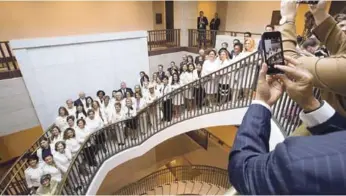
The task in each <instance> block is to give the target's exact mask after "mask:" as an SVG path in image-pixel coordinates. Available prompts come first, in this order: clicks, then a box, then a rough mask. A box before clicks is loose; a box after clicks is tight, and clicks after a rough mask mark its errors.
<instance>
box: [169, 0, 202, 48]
mask: <svg viewBox="0 0 346 196" xmlns="http://www.w3.org/2000/svg"><path fill="white" fill-rule="evenodd" d="M197 17H198V2H197V1H174V28H175V29H181V31H180V45H181V46H187V45H188V29H196V28H197Z"/></svg>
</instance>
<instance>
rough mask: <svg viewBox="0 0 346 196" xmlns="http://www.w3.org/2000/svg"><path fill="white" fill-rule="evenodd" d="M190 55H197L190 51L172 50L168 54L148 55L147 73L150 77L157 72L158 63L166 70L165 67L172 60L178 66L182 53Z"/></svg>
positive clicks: (167, 66)
mask: <svg viewBox="0 0 346 196" xmlns="http://www.w3.org/2000/svg"><path fill="white" fill-rule="evenodd" d="M184 54H186V55H192V56H193V59H195V57H196V56H197V54H195V53H191V52H185V51H183V52H173V53H168V54H160V55H154V56H150V57H149V74H150V77H151V75H152V74H153V73H154V72H157V69H158V65H160V64H162V65H163V69H164V70H167V68H169V67H170V63H171V61H174V62H175V64H176V65H178V67H179V66H180V63H181V62H182V58H183V55H184Z"/></svg>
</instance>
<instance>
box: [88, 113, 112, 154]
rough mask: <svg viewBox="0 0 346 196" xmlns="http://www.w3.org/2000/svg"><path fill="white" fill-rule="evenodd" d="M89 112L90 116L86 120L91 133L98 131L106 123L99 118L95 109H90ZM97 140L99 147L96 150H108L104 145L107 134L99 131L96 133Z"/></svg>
mask: <svg viewBox="0 0 346 196" xmlns="http://www.w3.org/2000/svg"><path fill="white" fill-rule="evenodd" d="M87 114H88V117H87V119H86V120H85V121H86V124H87V126H88V129H89V130H90V132H91V133H94V132H97V131H98V130H100V129H101V128H102V127H103V126H104V123H103V121H102V120H101V118H98V117H96V116H95V112H94V110H88V112H87ZM95 140H96V141H95V144H96V147H97V148H96V149H95V151H97V150H100V149H103V151H104V152H107V150H106V148H105V146H104V143H105V141H106V136H105V135H104V133H101V132H99V133H97V134H96V135H95Z"/></svg>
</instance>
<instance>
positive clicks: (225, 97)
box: [218, 49, 232, 104]
mask: <svg viewBox="0 0 346 196" xmlns="http://www.w3.org/2000/svg"><path fill="white" fill-rule="evenodd" d="M219 53H220V71H219V74H220V80H219V93H218V102H219V104H224V103H225V102H227V101H229V100H231V98H232V94H231V91H232V89H231V86H232V83H231V68H230V67H229V68H228V69H223V68H225V67H227V66H229V65H231V61H230V59H229V56H228V54H229V52H228V51H227V50H226V49H221V50H220V52H219Z"/></svg>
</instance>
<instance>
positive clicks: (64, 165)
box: [53, 141, 72, 173]
mask: <svg viewBox="0 0 346 196" xmlns="http://www.w3.org/2000/svg"><path fill="white" fill-rule="evenodd" d="M53 159H54V162H55V164H56V166H57V167H58V169H60V171H62V172H63V173H66V172H67V170H68V168H69V166H70V164H71V161H72V154H71V151H70V150H69V149H68V148H66V143H65V142H64V141H59V142H57V143H56V144H55V152H54V154H53Z"/></svg>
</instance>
